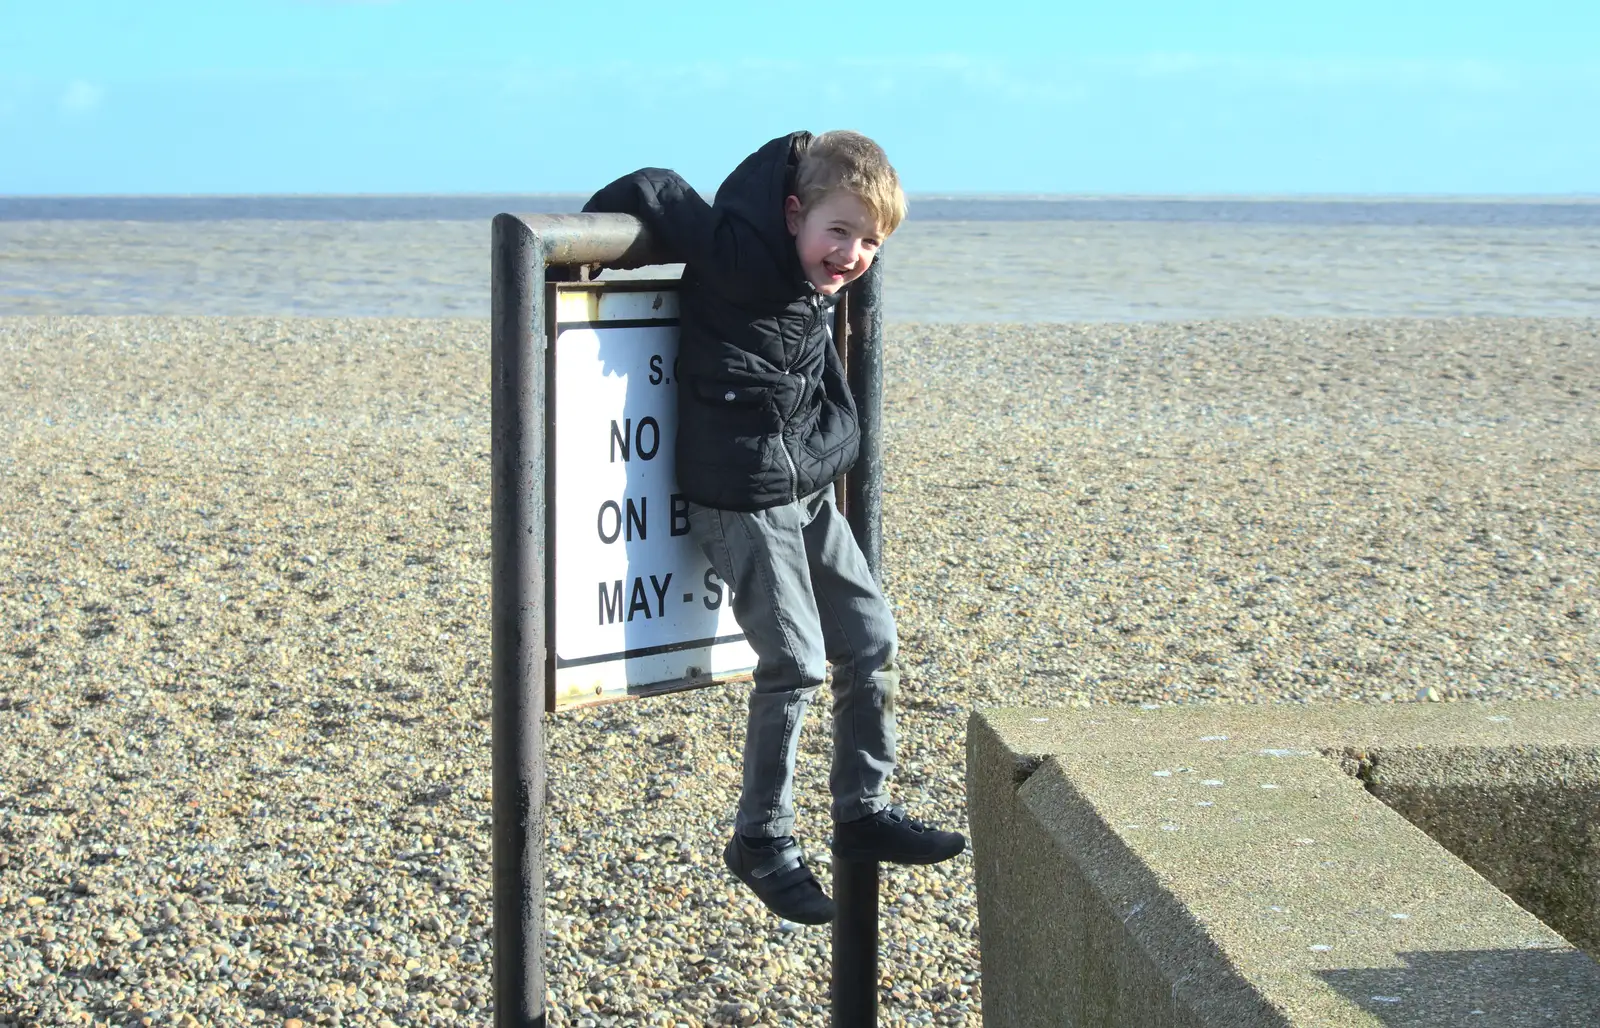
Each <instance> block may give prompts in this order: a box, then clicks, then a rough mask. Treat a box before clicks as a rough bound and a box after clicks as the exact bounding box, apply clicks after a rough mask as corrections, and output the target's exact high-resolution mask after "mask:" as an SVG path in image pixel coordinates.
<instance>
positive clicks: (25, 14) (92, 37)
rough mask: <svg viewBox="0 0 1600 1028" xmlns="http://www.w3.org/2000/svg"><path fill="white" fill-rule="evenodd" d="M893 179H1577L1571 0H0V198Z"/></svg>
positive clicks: (1579, 138) (979, 185) (1598, 45)
mask: <svg viewBox="0 0 1600 1028" xmlns="http://www.w3.org/2000/svg"><path fill="white" fill-rule="evenodd" d="M837 127H848V128H856V129H859V130H861V131H864V132H867V133H869V134H871V135H873V136H874V137H875V138H877V139H878V140H879V141H880V142H882V143H883V144H884V146H885V148H886V149H887V150H888V151H889V154H890V157H891V158H892V159H893V160H894V162H895V164H896V166H897V167H898V168H899V169H900V171H901V175H902V178H903V179H904V181H905V183H906V185H907V187H908V188H909V189H910V190H911V191H913V192H923V193H927V192H982V193H1007V192H1022V193H1118V194H1130V193H1135V194H1227V193H1246V194H1249V193H1290V194H1292V193H1311V194H1363V193H1442V194H1480V195H1481V194H1505V193H1512V194H1540V193H1546V194H1573V193H1583V194H1595V193H1600V2H1596V0H1583V2H1541V0H1527V2H1519V3H1514V4H1513V3H1509V2H1503V3H1494V4H1490V3H1478V2H1474V0H1457V2H1452V3H1444V2H1427V3H1407V2H1406V0H1386V2H1377V0H1302V2H1294V3H1285V2H1283V0H1275V2H1270V3H1269V2H1237V3H1230V2H1227V0H1218V2H1215V3H1198V2H1194V3H1178V2H1166V3H1155V2H1153V3H1136V2H1128V3H1124V4H1121V5H1116V4H1108V3H1103V2H1097V3H1094V4H1087V3H1083V4H1058V3H1038V4H1032V3H994V4H974V3H971V2H970V0H968V2H963V3H944V2H941V0H921V2H915V3H898V2H886V0H880V2H862V3H859V4H855V5H847V4H836V5H810V6H808V5H804V4H796V3H784V4H781V5H780V4H759V5H758V4H754V3H751V2H749V0H746V2H743V3H720V2H714V3H695V2H692V0H677V2H671V0H669V2H660V0H657V2H652V3H642V2H634V0H616V2H607V3H599V2H589V3H570V2H567V3H562V4H559V5H552V4H546V3H511V2H505V0H494V2H474V0H455V2H450V3H445V2H434V0H412V2H407V0H393V2H355V3H350V2H346V3H339V2H291V0H279V2H265V0H259V2H254V0H227V2H218V0H209V2H205V3H186V2H167V3H163V2H160V0H152V2H147V3H142V4H135V3H127V2H120V0H119V2H103V3H87V2H77V0H58V2H52V3H41V2H39V0H0V194H79V193H123V194H127V193H141V194H142V193H346V192H348V193H392V192H413V193H415V192H558V191H559V192H580V191H587V190H590V189H593V188H596V187H598V186H599V185H601V184H603V183H604V182H605V181H607V180H608V179H610V178H613V177H615V176H617V175H619V174H622V173H623V172H626V171H629V170H631V169H633V168H636V167H639V166H641V165H646V164H653V165H663V166H667V167H674V168H677V169H678V170H680V171H682V172H683V173H684V174H685V175H686V176H687V177H688V178H689V179H690V181H691V182H693V183H695V184H696V185H697V186H700V187H701V188H703V189H705V190H706V191H710V190H711V189H714V188H715V186H716V183H717V182H718V181H719V180H720V178H721V176H722V175H723V174H725V173H726V171H727V170H728V169H730V168H731V167H732V166H733V164H734V163H736V162H737V161H738V159H739V158H740V157H741V156H743V155H744V154H745V153H746V152H748V151H749V150H751V149H753V148H754V147H755V146H756V145H758V144H759V143H761V142H762V141H763V140H765V139H767V138H770V137H771V136H774V135H778V134H780V133H782V132H786V131H789V130H791V129H795V128H810V129H813V130H818V131H820V130H822V129H826V128H837Z"/></svg>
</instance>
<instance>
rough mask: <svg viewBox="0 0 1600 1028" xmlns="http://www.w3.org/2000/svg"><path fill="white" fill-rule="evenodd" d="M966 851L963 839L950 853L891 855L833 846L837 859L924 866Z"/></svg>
mask: <svg viewBox="0 0 1600 1028" xmlns="http://www.w3.org/2000/svg"><path fill="white" fill-rule="evenodd" d="M966 851H967V844H966V842H965V841H964V840H963V841H962V843H961V847H960V849H957V850H954V851H952V852H950V853H929V854H912V855H909V856H891V855H886V854H883V853H872V852H870V851H867V850H852V849H839V848H837V847H835V848H834V851H833V855H834V857H836V858H837V859H839V860H853V861H855V862H857V863H862V864H865V863H879V864H909V865H912V866H914V867H926V866H927V865H929V864H942V863H944V862H945V861H946V860H952V859H954V858H956V857H959V856H961V854H963V853H965V852H966Z"/></svg>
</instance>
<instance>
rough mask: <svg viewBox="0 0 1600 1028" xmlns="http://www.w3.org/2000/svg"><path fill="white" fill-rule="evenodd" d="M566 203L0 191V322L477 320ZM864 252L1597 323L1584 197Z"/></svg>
mask: <svg viewBox="0 0 1600 1028" xmlns="http://www.w3.org/2000/svg"><path fill="white" fill-rule="evenodd" d="M583 199H584V197H583V196H581V195H551V194H540V195H509V196H486V195H468V196H191V197H116V196H85V197H0V316H4V315H55V314H96V315H98V314H110V315H115V314H188V315H287V316H307V317H312V316H314V317H420V318H483V317H487V316H488V313H489V222H490V219H491V218H492V217H493V216H494V215H495V214H497V213H500V212H503V211H509V212H515V213H530V214H537V213H561V212H572V211H577V210H578V209H579V208H580V207H581V206H582V203H583ZM882 259H883V261H884V276H885V278H884V305H885V309H886V315H887V318H888V320H890V321H891V322H902V323H904V322H1073V321H1137V320H1168V321H1194V320H1202V319H1241V318H1263V317H1446V316H1462V315H1482V316H1521V317H1551V316H1553V317H1600V197H1579V198H1548V199H1547V198H1538V199H1527V198H1418V197H1381V198H1373V197H1353V198H1341V197H1331V198H1300V197H1216V198H1204V197H1173V198H1151V197H1072V196H913V197H912V198H911V216H910V218H909V219H908V220H907V221H906V223H905V224H904V225H903V226H901V228H900V230H899V231H898V232H896V233H895V234H894V236H893V238H892V239H890V240H889V242H888V243H887V244H886V246H885V247H884V250H883V258H882ZM679 270H680V269H678V268H675V267H670V266H668V267H663V268H655V269H646V270H645V271H641V272H634V273H631V274H632V275H633V276H638V275H666V276H670V277H675V276H676V274H677V273H678V271H679ZM608 274H615V273H608Z"/></svg>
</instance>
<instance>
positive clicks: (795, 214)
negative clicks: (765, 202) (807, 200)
mask: <svg viewBox="0 0 1600 1028" xmlns="http://www.w3.org/2000/svg"><path fill="white" fill-rule="evenodd" d="M783 220H784V223H785V224H787V225H788V226H789V234H790V235H791V236H797V235H799V234H800V198H799V197H798V196H795V195H794V194H792V193H791V194H790V195H788V196H786V197H784V198H783Z"/></svg>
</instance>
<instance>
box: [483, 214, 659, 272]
mask: <svg viewBox="0 0 1600 1028" xmlns="http://www.w3.org/2000/svg"><path fill="white" fill-rule="evenodd" d="M498 217H501V218H515V219H516V220H518V221H520V222H522V223H523V224H524V225H526V226H527V227H528V230H529V231H530V232H532V233H533V234H534V235H535V236H536V237H538V239H539V241H540V243H541V244H542V249H543V250H544V263H545V265H546V266H547V267H548V266H550V265H557V264H564V265H571V264H604V265H605V266H606V267H608V268H642V267H644V266H645V265H647V264H675V263H677V261H676V260H675V259H674V258H673V256H672V255H671V254H668V253H666V252H665V251H664V250H663V249H662V247H661V246H660V245H659V244H658V243H657V242H656V240H655V239H653V238H652V237H651V235H650V233H649V232H648V231H647V230H646V229H645V227H644V222H642V221H640V220H639V219H638V218H635V217H634V216H633V215H631V214H501V215H498Z"/></svg>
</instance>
